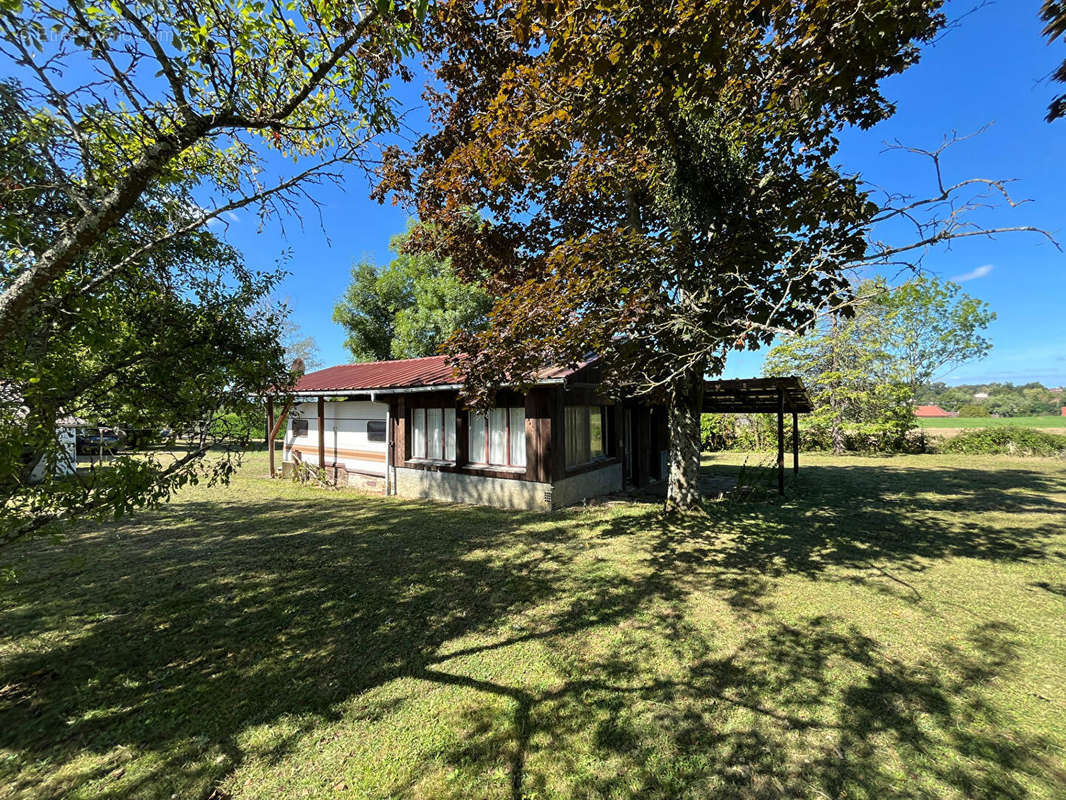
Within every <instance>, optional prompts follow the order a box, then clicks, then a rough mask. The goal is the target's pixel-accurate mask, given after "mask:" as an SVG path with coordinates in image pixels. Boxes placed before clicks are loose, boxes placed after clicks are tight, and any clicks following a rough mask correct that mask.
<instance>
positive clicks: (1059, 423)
mask: <svg viewBox="0 0 1066 800" xmlns="http://www.w3.org/2000/svg"><path fill="white" fill-rule="evenodd" d="M992 425H1010V426H1012V427H1015V428H1063V429H1066V417H919V418H918V427H920V428H987V427H989V426H992Z"/></svg>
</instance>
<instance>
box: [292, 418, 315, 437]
mask: <svg viewBox="0 0 1066 800" xmlns="http://www.w3.org/2000/svg"><path fill="white" fill-rule="evenodd" d="M298 427H299V428H300V432H298V431H297V428H298ZM310 435H311V423H310V422H308V421H307V420H306V419H300V418H297V417H293V419H292V438H293V439H302V438H303V437H305V436H310Z"/></svg>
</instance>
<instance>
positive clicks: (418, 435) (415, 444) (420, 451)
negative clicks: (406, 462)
mask: <svg viewBox="0 0 1066 800" xmlns="http://www.w3.org/2000/svg"><path fill="white" fill-rule="evenodd" d="M411 428H412V431H411V457H412V458H425V457H426V410H425V409H424V408H416V409H414V410H413V411H411Z"/></svg>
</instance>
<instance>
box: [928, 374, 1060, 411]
mask: <svg viewBox="0 0 1066 800" xmlns="http://www.w3.org/2000/svg"><path fill="white" fill-rule="evenodd" d="M984 394H987V395H988V397H980V396H979V395H984ZM917 397H918V402H919V403H923V404H929V405H937V406H940V407H941V408H942V409H944V410H945V411H954V412H958V414H959V416H961V417H984V416H996V417H1040V416H1046V415H1048V414H1056V415H1057V414H1059V413H1060V410H1061V408H1062V406H1063V405H1066V396H1064V394H1063V391H1062V389H1056V388H1049V387H1047V386H1044V384H1042V383H1039V382H1037V381H1031V382H1030V383H1026V384H1022V385H1017V386H1016V385H1015V384H1013V383H1010V382H1006V383H966V384H959V385H958V386H948V385H947V384H946V383H943V382H942V381H937V382H934V383H929V384H926V385H925V386H922V387H921V389H920V390H919V391H918V395H917Z"/></svg>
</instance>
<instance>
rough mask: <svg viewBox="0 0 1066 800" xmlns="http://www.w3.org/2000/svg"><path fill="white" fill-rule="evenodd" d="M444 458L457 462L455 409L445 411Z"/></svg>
mask: <svg viewBox="0 0 1066 800" xmlns="http://www.w3.org/2000/svg"><path fill="white" fill-rule="evenodd" d="M444 458H445V459H446V460H448V461H455V409H454V408H446V409H444Z"/></svg>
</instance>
